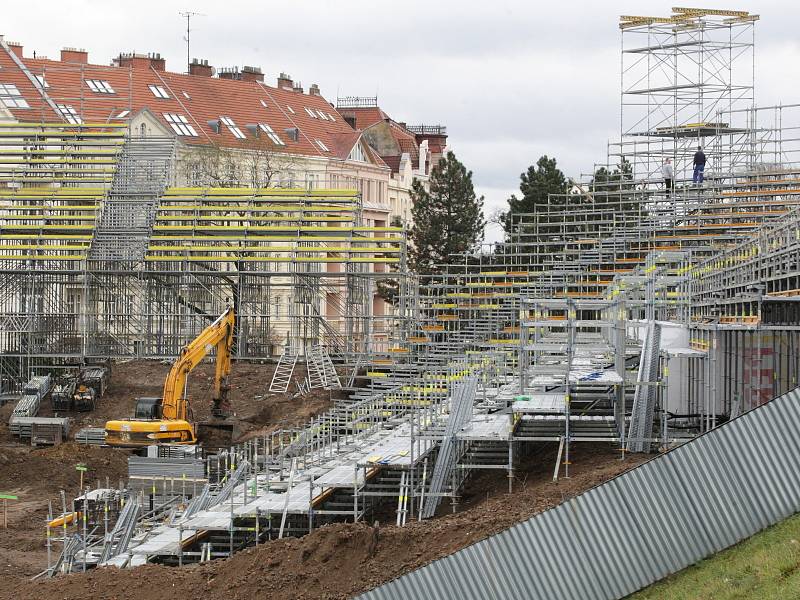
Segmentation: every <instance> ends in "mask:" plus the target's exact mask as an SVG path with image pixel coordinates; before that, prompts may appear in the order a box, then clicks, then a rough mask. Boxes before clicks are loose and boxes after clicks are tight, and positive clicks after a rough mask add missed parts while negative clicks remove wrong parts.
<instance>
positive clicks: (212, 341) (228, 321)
mask: <svg viewBox="0 0 800 600" xmlns="http://www.w3.org/2000/svg"><path fill="white" fill-rule="evenodd" d="M235 319H236V317H235V315H234V312H233V309H232V308H229V309H227V310H226V311H225V312H224V313H223V314H222V315H221V316H220V317H219V318H218V319H217V320H216V321H214V322H213V323H212V324H211V325H209V326H208V327H206V328H205V329H204V330H203V331H202V332H201V333H200V335H198V336H197V337H196V338H195V339H194V340H192V341H191V342H190V343H189V344H187V345H186V346H185V347H184V348H183V350H181V354H180V356H179V357H178V360H176V361H175V364H173V365H172V369H171V370H170V372H169V375H167V379H166V381H165V382H164V393H163V395H162V401H161V414H162V417H163V418H164V419H168V420H174V419H183V420H186V419H187V418H188V414H187V413H188V408H187V402H186V379H187V377H188V376H189V373H191V372H192V370H193V369H194V368H195V367H196V366H197V365H198V364H200V362H201V361H202V360H203V359H204V358H205V357H206V356H208V355H209V354H210V353H211V351H212V350H213V349H215V348H216V350H217V364H216V371H215V375H214V397H213V398H212V402H213V407H212V413H213V414H214V415H215V416H221V415H222V414H223V412H224V410H223V406H224V405H225V404H226V403H227V396H228V390H229V387H228V375H229V374H230V371H231V348H232V346H233V331H234V325H235Z"/></svg>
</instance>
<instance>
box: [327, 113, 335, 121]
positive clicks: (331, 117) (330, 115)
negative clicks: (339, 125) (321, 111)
mask: <svg viewBox="0 0 800 600" xmlns="http://www.w3.org/2000/svg"><path fill="white" fill-rule="evenodd" d="M328 118H329V119H330V120H331V121H335V120H336V119H335V118H334V117H333V115H332V114H331V113H328Z"/></svg>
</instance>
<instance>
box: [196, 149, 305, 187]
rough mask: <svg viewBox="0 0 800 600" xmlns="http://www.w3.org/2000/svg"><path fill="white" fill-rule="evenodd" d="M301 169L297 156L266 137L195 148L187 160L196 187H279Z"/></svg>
mask: <svg viewBox="0 0 800 600" xmlns="http://www.w3.org/2000/svg"><path fill="white" fill-rule="evenodd" d="M297 167H298V163H297V157H295V156H293V155H292V154H290V153H288V152H286V151H284V150H283V149H281V147H280V146H276V145H275V144H273V143H272V141H270V140H268V139H266V138H247V139H244V140H239V145H238V146H236V147H222V146H219V145H217V144H209V145H203V146H197V147H193V148H191V149H190V150H189V151H188V152H187V154H186V156H185V158H184V160H183V170H184V174H185V177H186V180H187V181H188V182H189V183H190V184H191V185H196V186H213V187H252V188H260V187H270V186H276V185H278V184H279V183H280V182H281V181H282V180H284V179H291V177H292V174H293V173H294V172H295V171H296V169H297Z"/></svg>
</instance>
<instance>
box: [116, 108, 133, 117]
mask: <svg viewBox="0 0 800 600" xmlns="http://www.w3.org/2000/svg"><path fill="white" fill-rule="evenodd" d="M129 114H131V111H129V110H123V111H122V112H121V113H119V114H118V115H117V116H116V117H114V118H115V119H124V118H125V117H127V116H128V115H129Z"/></svg>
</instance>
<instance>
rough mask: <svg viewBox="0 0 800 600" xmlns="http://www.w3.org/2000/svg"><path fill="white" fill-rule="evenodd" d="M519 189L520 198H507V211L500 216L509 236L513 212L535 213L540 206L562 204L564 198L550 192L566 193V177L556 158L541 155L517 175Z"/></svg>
mask: <svg viewBox="0 0 800 600" xmlns="http://www.w3.org/2000/svg"><path fill="white" fill-rule="evenodd" d="M519 179H520V183H519V191H520V192H521V193H522V198H517V196H516V195H514V194H512V196H511V198H509V199H508V209H509V210H508V212H506V213H504V214H503V215H502V216H501V220H502V223H503V228H504V229H505V231H506V236H507V237H508V236H510V234H511V228H512V225H513V219H512V215H513V214H518V213H535V212H537V211H538V210H540V209H541V208H542V207H545V206H551V205H559V204H563V203H564V200H563V199H559V198H557V197H556V198H552V199H551V198H550V197H549V196H550V194H566V192H567V178H566V177H565V176H564V173H562V172H561V169H559V168H558V166H557V163H556V159H555V158H549V157H548V156H547V155H544V156H542V157H541V158H540V159H539V160H537V161H536V165H531V166H530V167H528V170H527V171H525V172H524V173H522V174H520V176H519Z"/></svg>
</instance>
